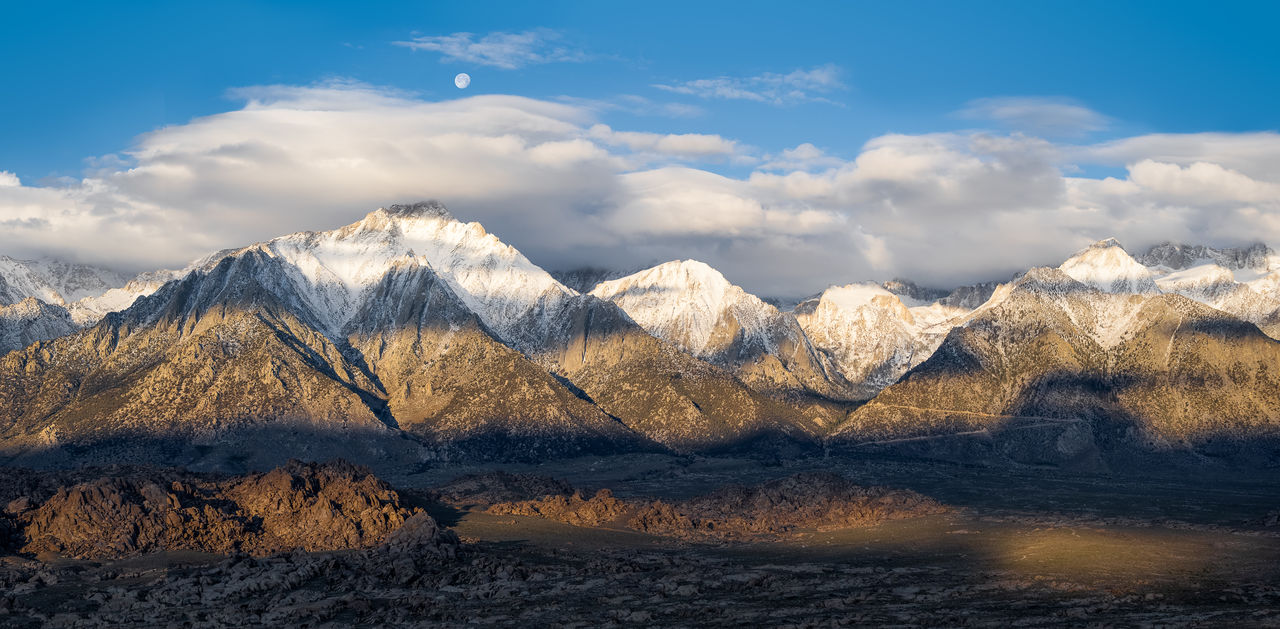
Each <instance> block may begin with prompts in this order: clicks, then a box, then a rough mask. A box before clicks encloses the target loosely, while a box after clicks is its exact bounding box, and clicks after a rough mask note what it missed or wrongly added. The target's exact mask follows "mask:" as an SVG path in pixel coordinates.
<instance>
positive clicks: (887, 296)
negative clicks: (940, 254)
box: [819, 282, 911, 321]
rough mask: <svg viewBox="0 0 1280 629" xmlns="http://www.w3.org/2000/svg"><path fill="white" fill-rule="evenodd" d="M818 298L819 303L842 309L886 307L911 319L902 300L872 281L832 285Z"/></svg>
mask: <svg viewBox="0 0 1280 629" xmlns="http://www.w3.org/2000/svg"><path fill="white" fill-rule="evenodd" d="M819 300H820V302H821V303H825V304H830V305H832V306H834V307H836V308H840V309H842V310H857V309H858V308H863V307H866V306H876V307H880V308H885V307H887V308H890V309H891V310H894V311H900V312H901V313H903V315H904V318H905V319H906V320H908V321H909V320H910V319H911V314H910V313H909V312H908V311H907V307H906V305H905V304H903V303H902V300H901V299H900V298H899V297H898V296H897V295H896V294H894V293H892V292H890V291H889V290H887V289H885V288H884V287H883V286H881V285H879V284H876V283H874V282H862V283H857V284H846V285H844V286H832V287H830V288H828V289H827V290H825V291H823V292H822V296H821V297H819Z"/></svg>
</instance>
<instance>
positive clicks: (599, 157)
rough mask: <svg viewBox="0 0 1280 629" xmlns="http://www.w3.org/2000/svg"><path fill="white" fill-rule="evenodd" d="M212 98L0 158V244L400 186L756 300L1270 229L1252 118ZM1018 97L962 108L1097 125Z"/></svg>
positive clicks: (137, 227)
mask: <svg viewBox="0 0 1280 629" xmlns="http://www.w3.org/2000/svg"><path fill="white" fill-rule="evenodd" d="M475 54H480V53H479V52H477V53H475ZM766 86H767V85H766ZM690 89H693V88H692V87H691V88H690ZM233 95H234V96H235V97H238V98H241V99H243V100H244V101H245V102H244V105H243V106H242V107H241V108H239V109H236V110H233V111H228V112H225V113H221V114H216V115H211V116H206V117H203V118H197V119H195V120H192V121H191V122H189V123H187V124H182V125H174V126H169V127H165V128H162V129H159V130H156V131H153V132H150V133H146V134H144V135H142V136H139V137H138V138H137V141H136V144H135V145H134V146H133V147H131V148H129V149H128V150H126V151H123V152H122V153H121V154H119V155H113V156H105V157H99V158H95V159H94V160H92V161H91V163H92V164H93V166H92V167H91V169H90V170H89V171H88V172H87V173H86V175H85V176H84V178H82V179H80V180H78V181H65V182H62V183H59V184H57V185H30V184H29V183H24V182H22V181H19V180H18V178H17V177H15V176H13V175H12V174H11V173H8V172H0V226H3V229H0V253H5V254H8V255H12V256H19V257H24V256H25V257H34V256H38V255H46V254H47V255H57V256H60V257H66V258H69V259H75V260H79V261H84V262H93V263H98V264H106V265H109V266H114V267H117V268H120V269H121V270H126V271H127V270H141V269H147V268H156V267H174V266H180V265H182V264H184V263H185V262H186V261H188V260H190V259H192V258H195V257H197V256H199V255H202V254H204V253H207V252H210V251H214V250H218V249H221V248H226V247H231V246H238V245H243V244H246V243H250V242H255V241H259V240H263V239H266V238H270V237H272V236H276V235H278V234H280V233H284V232H287V231H290V230H294V229H298V228H299V227H305V228H308V229H317V230H319V229H329V228H332V227H335V226H338V225H342V224H346V223H350V222H352V221H353V220H355V219H357V218H359V217H360V216H362V215H364V214H365V213H366V212H368V211H369V210H370V209H372V208H374V207H378V206H382V205H388V204H390V203H394V202H401V201H412V200H417V199H424V198H437V199H440V200H442V201H444V202H446V203H447V204H448V205H449V206H450V208H451V209H453V210H454V212H455V214H457V215H458V216H459V217H460V218H462V219H464V220H474V221H479V222H480V223H482V224H483V225H484V226H485V227H486V228H487V229H489V230H490V231H493V232H495V233H497V234H498V235H499V236H500V237H502V238H503V239H504V240H505V241H507V242H510V243H511V244H512V245H514V246H516V247H517V248H519V249H520V250H521V251H522V252H524V253H526V254H528V255H529V256H530V257H531V258H532V259H533V260H534V262H536V263H538V264H540V265H543V266H545V267H549V268H571V267H574V266H580V265H595V266H599V265H601V264H609V265H613V266H615V267H618V268H632V267H637V266H640V265H647V264H652V263H654V262H660V261H665V260H670V259H677V258H696V259H700V260H703V261H705V262H707V263H709V264H711V265H713V266H715V267H716V268H719V269H721V270H723V271H724V272H725V273H726V275H728V276H729V278H730V279H731V280H732V281H734V282H735V283H738V284H740V285H742V286H744V287H745V288H747V289H748V290H751V291H753V292H757V293H763V294H774V295H801V294H807V293H812V292H815V291H817V290H820V289H821V288H823V287H825V286H827V285H829V284H833V283H848V282H850V281H854V280H860V279H887V278H889V277H892V276H905V277H911V278H913V279H916V280H917V281H920V282H924V283H930V284H934V285H939V286H948V285H954V284H957V283H963V282H968V281H973V280H979V279H992V278H1000V277H1003V276H1005V275H1007V274H1009V273H1011V272H1013V271H1015V270H1017V269H1024V268H1026V267H1029V266H1033V265H1037V264H1044V263H1049V262H1053V261H1055V260H1060V259H1062V258H1064V257H1066V256H1067V255H1069V254H1070V253H1071V252H1072V251H1075V250H1077V249H1079V248H1081V247H1082V246H1084V245H1086V244H1088V243H1090V242H1093V241H1095V240H1098V239H1099V238H1102V237H1106V236H1115V237H1117V238H1119V239H1120V240H1121V241H1122V242H1124V243H1125V245H1126V246H1127V247H1129V248H1130V249H1140V248H1142V247H1144V246H1148V245H1150V244H1155V243H1157V242H1159V241H1163V240H1181V241H1193V242H1203V243H1207V244H1218V245H1234V244H1245V243H1249V242H1253V241H1257V240H1263V241H1268V242H1271V243H1280V134H1277V133H1275V132H1259V133H1242V134H1226V133H1201V134H1159V135H1143V136H1136V137H1129V138H1122V139H1118V140H1113V141H1109V142H1105V143H1101V144H1071V143H1066V142H1064V141H1061V140H1050V139H1045V138H1042V137H1037V136H1035V135H1031V131H1030V130H1025V131H1021V132H1020V131H1008V130H1001V131H981V130H978V131H966V132H950V133H935V134H922V135H904V134H888V135H883V136H880V137H877V138H874V139H872V140H870V141H869V142H867V143H866V144H865V145H864V146H862V147H861V148H860V149H859V151H858V152H857V154H856V155H852V156H841V155H839V154H838V151H833V150H832V147H827V146H823V143H822V138H797V139H796V140H797V146H795V147H791V148H788V149H785V150H779V151H776V152H766V151H764V150H761V149H759V148H756V147H752V146H749V145H746V144H744V143H742V142H740V141H737V140H735V139H733V138H726V137H722V136H720V135H715V134H698V133H682V134H661V133H652V132H635V131H629V130H624V129H614V128H611V127H609V126H606V125H604V124H603V123H602V122H601V121H600V120H599V119H598V118H597V110H596V109H594V108H591V107H589V106H583V105H578V104H572V103H563V102H548V101H540V100H533V99H528V98H522V97H516V96H501V95H489V96H475V97H471V98H465V99H459V100H449V101H439V102H432V101H426V100H421V99H419V98H417V97H415V96H414V95H412V94H407V93H402V92H397V91H394V90H388V89H382V88H377V87H373V86H369V85H365V84H361V83H354V82H341V81H339V82H330V83H326V84H320V85H314V86H306V87H298V86H265V87H254V88H244V89H239V90H236V91H235V92H234V94H233ZM725 97H727V96H725ZM1033 105H1045V103H1036V102H1031V103H1028V102H1011V101H1006V102H995V101H991V102H983V103H976V104H971V107H970V108H971V109H975V110H981V111H980V112H978V111H975V112H974V113H973V115H975V116H977V115H979V113H980V114H981V115H982V116H985V117H987V118H991V119H995V118H1000V119H1002V120H1013V119H1017V120H1018V121H1020V122H1024V123H1026V124H1025V125H1023V126H1027V125H1035V124H1039V125H1041V126H1045V125H1049V126H1052V125H1055V124H1056V125H1059V127H1060V128H1061V127H1062V126H1063V125H1067V126H1070V125H1071V124H1076V125H1085V126H1088V125H1092V124H1101V122H1100V121H1102V120H1104V119H1103V118H1101V117H1092V116H1089V115H1087V114H1086V113H1082V112H1081V111H1078V110H1076V109H1071V108H1070V107H1075V106H1074V105H1070V106H1068V105H1060V104H1051V105H1053V106H1052V107H1050V108H1049V109H1048V111H1044V110H1043V107H1042V108H1041V110H1039V111H1037V110H1036V109H1035V107H1033ZM1054 107H1057V109H1055V108H1054ZM1062 107H1066V109H1063V108H1062ZM1055 116H1056V117H1055ZM1028 121H1029V122H1028ZM1045 135H1046V136H1047V137H1053V136H1052V135H1051V134H1045ZM3 167H4V165H3V164H0V169H2V168H3ZM717 171H722V172H731V173H732V172H737V173H745V174H739V175H733V176H731V175H726V174H721V173H720V172H717ZM747 171H749V172H747ZM1091 172H1108V173H1111V174H1112V176H1090V175H1087V174H1086V173H1091Z"/></svg>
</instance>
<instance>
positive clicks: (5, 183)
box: [0, 170, 22, 188]
mask: <svg viewBox="0 0 1280 629" xmlns="http://www.w3.org/2000/svg"><path fill="white" fill-rule="evenodd" d="M20 185H22V182H21V181H19V180H18V176H17V175H15V174H13V173H11V172H9V171H7V170H0V188H4V187H12V186H20Z"/></svg>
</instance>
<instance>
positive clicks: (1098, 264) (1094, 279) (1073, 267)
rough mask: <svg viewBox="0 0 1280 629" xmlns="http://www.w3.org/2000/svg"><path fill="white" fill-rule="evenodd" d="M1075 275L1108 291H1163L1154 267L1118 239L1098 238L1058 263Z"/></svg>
mask: <svg viewBox="0 0 1280 629" xmlns="http://www.w3.org/2000/svg"><path fill="white" fill-rule="evenodd" d="M1058 268H1059V269H1061V270H1062V272H1063V273H1066V274H1067V275H1069V276H1071V277H1072V278H1073V279H1075V280H1077V281H1079V282H1081V283H1083V284H1087V285H1089V286H1092V287H1094V288H1097V289H1098V290H1100V291H1103V292H1108V293H1134V294H1143V295H1153V294H1157V293H1159V292H1160V289H1159V288H1157V287H1156V283H1155V280H1154V279H1153V278H1152V276H1151V271H1150V269H1148V268H1147V267H1145V266H1143V265H1142V264H1141V263H1139V262H1138V261H1137V260H1135V259H1133V256H1130V255H1129V254H1128V252H1126V251H1125V250H1124V248H1123V247H1121V246H1120V243H1119V242H1116V240H1115V239H1114V238H1108V239H1106V240H1101V241H1098V242H1096V243H1094V244H1092V245H1089V246H1088V247H1087V248H1085V249H1082V250H1080V251H1079V252H1077V253H1076V254H1075V255H1074V256H1071V257H1070V258H1068V259H1067V261H1066V262H1063V263H1062V266H1060V267H1058Z"/></svg>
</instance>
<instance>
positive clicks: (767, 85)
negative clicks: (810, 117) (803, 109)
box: [654, 64, 845, 105]
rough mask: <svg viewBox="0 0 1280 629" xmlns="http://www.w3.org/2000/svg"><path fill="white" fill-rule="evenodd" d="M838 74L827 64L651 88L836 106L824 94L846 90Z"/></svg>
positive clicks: (701, 95)
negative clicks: (782, 71)
mask: <svg viewBox="0 0 1280 629" xmlns="http://www.w3.org/2000/svg"><path fill="white" fill-rule="evenodd" d="M841 74H842V71H841V69H840V67H839V66H836V65H834V64H827V65H824V66H818V67H815V68H810V69H807V70H804V69H799V70H793V71H791V72H789V73H787V74H777V73H773V72H766V73H764V74H759V75H756V76H749V77H728V76H721V77H715V78H711V79H695V80H692V81H684V82H680V83H675V84H662V83H659V84H655V85H654V87H656V88H658V89H660V90H665V91H668V92H673V93H676V94H688V95H690V96H697V97H699V98H708V99H726V100H749V101H755V102H759V103H768V104H771V105H792V104H796V103H804V102H824V103H831V104H836V103H835V102H834V101H832V100H830V99H829V98H827V97H826V96H823V95H824V94H830V93H832V92H835V91H837V90H843V89H845V85H844V83H843V82H842V81H841V80H840V75H841Z"/></svg>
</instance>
